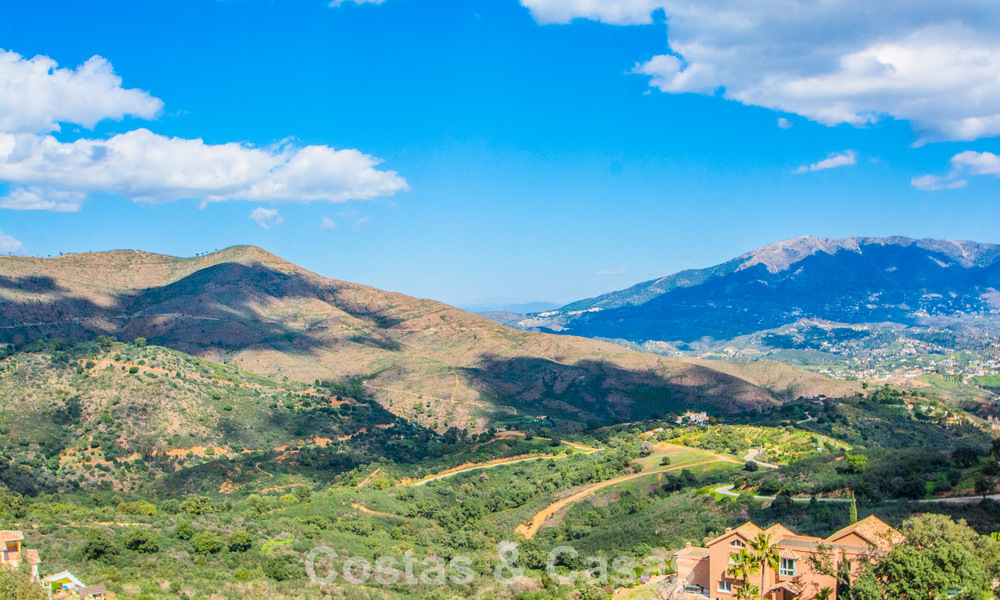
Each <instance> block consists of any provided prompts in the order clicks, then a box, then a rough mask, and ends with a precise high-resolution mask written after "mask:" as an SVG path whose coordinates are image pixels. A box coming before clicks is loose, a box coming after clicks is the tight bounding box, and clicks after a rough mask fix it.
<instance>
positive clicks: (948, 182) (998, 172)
mask: <svg viewBox="0 0 1000 600" xmlns="http://www.w3.org/2000/svg"><path fill="white" fill-rule="evenodd" d="M969 175H993V176H997V177H1000V155H996V154H993V153H992V152H973V151H972V150H966V151H965V152H959V153H958V154H956V155H955V156H952V157H951V172H950V173H948V174H947V175H923V176H921V177H914V178H913V179H912V180H910V185H912V186H913V187H915V188H917V189H918V190H923V191H925V192H934V191H938V190H954V189H957V188H961V187H965V186H966V184H968V183H969V182H968V180H967V179H965V177H967V176H969Z"/></svg>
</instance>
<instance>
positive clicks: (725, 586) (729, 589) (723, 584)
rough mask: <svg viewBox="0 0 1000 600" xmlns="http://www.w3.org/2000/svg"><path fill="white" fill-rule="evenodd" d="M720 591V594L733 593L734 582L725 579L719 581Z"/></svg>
mask: <svg viewBox="0 0 1000 600" xmlns="http://www.w3.org/2000/svg"><path fill="white" fill-rule="evenodd" d="M719 593H720V594H732V593H733V582H732V581H726V580H725V579H723V580H722V581H720V582H719Z"/></svg>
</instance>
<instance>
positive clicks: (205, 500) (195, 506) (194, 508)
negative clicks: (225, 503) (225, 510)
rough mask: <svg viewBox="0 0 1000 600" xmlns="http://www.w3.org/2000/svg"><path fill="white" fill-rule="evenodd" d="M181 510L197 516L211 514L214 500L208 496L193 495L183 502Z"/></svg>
mask: <svg viewBox="0 0 1000 600" xmlns="http://www.w3.org/2000/svg"><path fill="white" fill-rule="evenodd" d="M181 511H183V512H186V513H187V514H189V515H195V516H198V515H208V514H211V513H212V500H211V499H210V498H209V497H208V496H191V497H190V498H186V499H185V500H184V502H181Z"/></svg>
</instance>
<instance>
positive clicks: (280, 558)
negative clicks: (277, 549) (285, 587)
mask: <svg viewBox="0 0 1000 600" xmlns="http://www.w3.org/2000/svg"><path fill="white" fill-rule="evenodd" d="M290 560H291V557H289V556H288V555H287V554H279V555H277V556H271V557H269V558H268V559H267V560H266V561H264V575H267V576H268V577H270V578H271V579H273V580H275V581H285V580H286V579H290V578H291V577H292V570H291V569H290V568H289V566H288V563H289V561H290Z"/></svg>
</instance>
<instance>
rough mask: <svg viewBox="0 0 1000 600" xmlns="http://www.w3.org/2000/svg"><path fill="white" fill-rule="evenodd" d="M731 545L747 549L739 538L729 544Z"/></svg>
mask: <svg viewBox="0 0 1000 600" xmlns="http://www.w3.org/2000/svg"><path fill="white" fill-rule="evenodd" d="M729 545H730V546H732V547H733V548H746V547H747V545H746V544H744V543H743V540H741V539H739V538H736V539H734V540H733V541H732V542H729Z"/></svg>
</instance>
